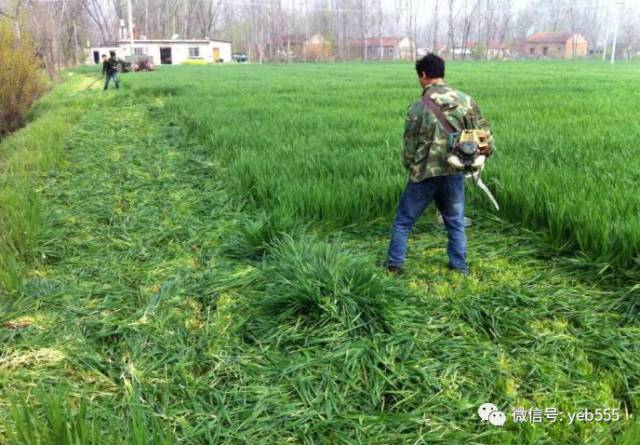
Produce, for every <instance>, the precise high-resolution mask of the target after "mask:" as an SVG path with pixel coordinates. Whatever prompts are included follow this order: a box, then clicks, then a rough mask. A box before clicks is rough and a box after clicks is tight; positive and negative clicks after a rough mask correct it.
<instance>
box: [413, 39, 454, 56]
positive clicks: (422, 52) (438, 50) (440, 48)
mask: <svg viewBox="0 0 640 445" xmlns="http://www.w3.org/2000/svg"><path fill="white" fill-rule="evenodd" d="M446 51H447V44H446V43H440V42H437V43H436V44H435V47H434V46H433V45H431V46H428V47H426V48H418V49H416V54H417V56H418V57H424V56H426V55H427V54H429V53H434V54H437V55H439V56H442V55H444V53H445V52H446Z"/></svg>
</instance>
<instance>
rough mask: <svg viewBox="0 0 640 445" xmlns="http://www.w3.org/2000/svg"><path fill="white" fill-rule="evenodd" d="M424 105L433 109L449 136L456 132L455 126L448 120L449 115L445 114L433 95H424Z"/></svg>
mask: <svg viewBox="0 0 640 445" xmlns="http://www.w3.org/2000/svg"><path fill="white" fill-rule="evenodd" d="M422 105H424V106H425V107H427V108H428V109H429V110H431V112H432V113H433V114H434V115H435V116H436V119H437V120H438V122H440V125H442V127H443V128H444V131H445V133H447V136H449V135H450V134H452V133H455V132H456V129H455V128H453V125H451V123H449V121H448V120H447V117H446V116H445V115H444V113H443V112H442V110H441V109H440V107H439V106H438V105H437V104H436V103H435V102H434V101H433V99H431V97H430V96H429V95H428V94H425V95H424V96H422Z"/></svg>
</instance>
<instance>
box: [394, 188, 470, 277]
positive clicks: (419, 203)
mask: <svg viewBox="0 0 640 445" xmlns="http://www.w3.org/2000/svg"><path fill="white" fill-rule="evenodd" d="M433 200H435V201H436V206H437V207H438V210H440V213H442V218H443V219H444V225H445V227H446V229H447V236H448V238H449V247H448V249H447V253H448V254H449V268H450V269H453V270H459V271H461V272H464V273H466V272H467V271H468V268H467V263H466V262H465V256H466V253H467V241H466V239H465V235H464V175H455V176H436V177H433V178H427V179H425V180H424V181H421V182H411V181H409V183H408V184H407V188H406V189H405V191H404V193H403V195H402V198H401V199H400V204H399V205H398V212H397V213H396V220H395V222H394V224H393V229H392V231H391V243H390V244H389V254H388V260H387V265H388V266H396V267H400V266H402V264H403V263H404V260H405V258H406V256H407V240H408V239H409V233H410V232H411V229H412V228H413V225H414V224H415V222H416V221H417V220H418V218H420V216H421V215H422V213H423V212H424V211H425V209H426V208H427V206H428V205H429V203H431V201H433Z"/></svg>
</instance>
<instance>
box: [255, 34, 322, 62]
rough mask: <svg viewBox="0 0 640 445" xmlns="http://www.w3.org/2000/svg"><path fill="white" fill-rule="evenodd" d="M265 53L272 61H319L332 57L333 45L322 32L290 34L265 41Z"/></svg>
mask: <svg viewBox="0 0 640 445" xmlns="http://www.w3.org/2000/svg"><path fill="white" fill-rule="evenodd" d="M265 53H266V55H267V57H269V58H270V59H271V60H274V61H283V62H284V61H288V60H291V61H306V62H319V61H324V60H330V59H331V58H333V45H332V44H331V42H330V41H328V40H327V39H326V38H325V37H324V36H323V35H322V34H314V35H312V36H311V37H308V38H307V37H306V36H305V35H303V34H291V35H284V36H279V37H278V38H276V39H274V40H273V41H271V42H269V43H267V44H266V45H265Z"/></svg>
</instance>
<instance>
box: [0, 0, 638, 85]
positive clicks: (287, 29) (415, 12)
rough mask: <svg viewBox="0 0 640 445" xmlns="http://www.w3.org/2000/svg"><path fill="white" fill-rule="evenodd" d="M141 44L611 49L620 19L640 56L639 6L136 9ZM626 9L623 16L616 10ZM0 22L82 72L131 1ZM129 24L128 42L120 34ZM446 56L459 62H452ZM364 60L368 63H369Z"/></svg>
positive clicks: (419, 2)
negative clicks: (540, 41) (313, 39)
mask: <svg viewBox="0 0 640 445" xmlns="http://www.w3.org/2000/svg"><path fill="white" fill-rule="evenodd" d="M131 3H132V15H133V23H134V36H136V37H138V38H143V37H146V38H171V37H179V38H187V39H189V38H212V39H214V38H218V39H224V40H230V41H231V42H232V44H233V48H234V51H239V52H245V53H247V54H248V55H249V57H250V58H251V59H252V60H256V61H260V60H263V59H265V58H267V57H269V54H268V51H269V50H271V51H273V48H274V42H279V43H280V44H282V42H285V41H286V40H287V38H288V37H287V36H293V35H295V36H304V37H309V36H311V35H314V34H321V35H322V36H323V37H325V38H326V39H327V40H328V41H330V42H331V43H332V45H333V47H334V53H335V58H336V59H337V60H346V59H349V58H353V57H354V54H353V52H350V51H348V48H349V46H350V44H351V43H352V42H353V41H354V40H364V39H371V38H377V37H381V36H408V37H410V38H411V40H412V41H413V42H415V45H414V48H413V49H412V51H413V52H414V55H415V53H417V50H418V48H427V49H434V48H436V49H437V48H438V47H441V46H446V47H448V48H455V47H458V48H466V47H468V45H470V43H471V42H475V43H476V44H478V43H479V44H480V46H483V47H485V48H486V47H487V46H488V44H489V43H490V42H500V43H512V42H515V41H519V40H522V39H524V38H525V37H526V36H527V35H528V34H530V33H532V32H535V31H572V32H578V33H581V34H582V35H583V36H585V37H586V39H587V40H588V41H589V45H590V47H591V48H592V49H594V48H595V49H597V48H601V47H602V46H603V45H604V43H605V41H607V42H610V40H611V35H612V33H613V28H614V23H615V21H616V12H617V11H619V16H618V17H617V19H618V42H619V46H618V48H619V49H620V51H621V52H623V53H624V52H625V51H626V52H628V53H629V54H631V53H634V54H635V52H636V51H638V50H639V49H640V42H639V39H640V7H639V6H638V5H635V2H632V1H627V2H626V3H625V4H624V5H622V6H616V4H615V0H583V1H581V2H579V4H578V2H575V1H574V0H528V1H525V2H522V1H517V0H131ZM618 8H619V9H618ZM0 18H4V19H5V20H8V21H10V22H11V23H12V26H13V27H14V30H15V33H16V35H18V36H20V35H22V34H24V33H28V34H29V35H30V36H31V38H32V40H33V41H34V43H35V46H36V48H37V52H38V56H39V57H40V58H41V60H42V62H43V64H44V65H45V66H46V68H47V70H48V71H49V74H50V75H52V76H54V75H55V73H56V72H57V71H58V70H59V69H60V68H61V67H63V66H69V65H73V64H76V63H80V62H82V61H83V58H84V53H83V51H84V48H86V47H87V46H88V45H99V44H101V43H107V42H113V41H116V40H118V39H120V38H122V37H125V36H126V35H127V34H126V33H127V32H128V23H127V22H128V20H127V19H128V2H127V0H0ZM123 24H124V26H125V29H124V32H125V34H124V35H123V27H122V25H123ZM448 55H449V57H456V55H455V54H454V53H449V54H448ZM362 57H366V54H363V55H362Z"/></svg>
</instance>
